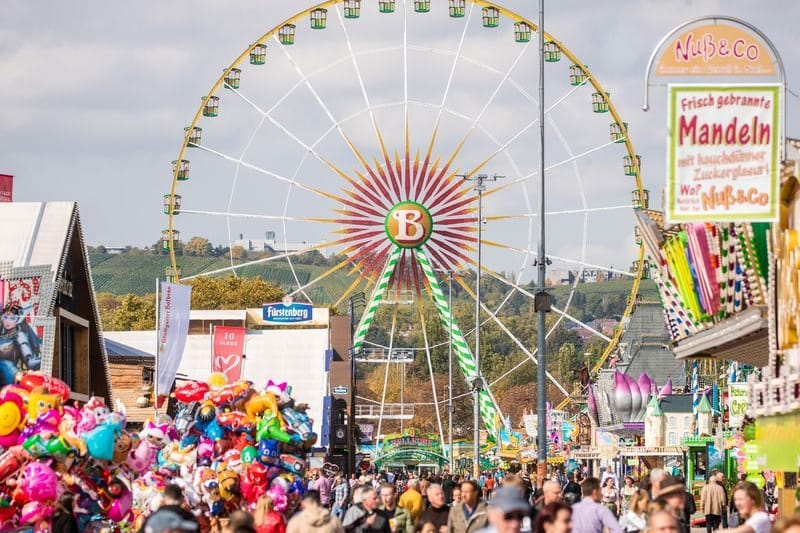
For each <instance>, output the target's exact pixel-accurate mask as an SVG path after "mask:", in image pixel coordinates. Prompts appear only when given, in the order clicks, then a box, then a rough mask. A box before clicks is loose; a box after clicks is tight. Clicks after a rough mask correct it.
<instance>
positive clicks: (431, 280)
mask: <svg viewBox="0 0 800 533" xmlns="http://www.w3.org/2000/svg"><path fill="white" fill-rule="evenodd" d="M415 253H416V256H417V262H418V263H419V264H420V266H421V267H422V271H423V272H424V273H425V277H426V278H428V284H429V285H430V287H431V294H432V295H433V303H434V304H435V305H436V309H437V310H438V311H439V318H441V319H442V323H443V324H444V327H445V328H446V329H447V330H448V331H449V330H450V327H451V325H452V328H453V329H452V331H453V351H454V352H455V354H456V359H457V361H458V366H459V367H460V368H461V371H462V372H463V373H464V376H465V377H466V378H467V380H471V379H472V378H474V377H475V376H476V374H477V372H476V366H475V357H474V356H473V355H472V351H471V350H470V348H469V345H468V344H467V341H466V340H465V339H464V334H463V333H461V328H459V327H458V324H456V322H455V320H454V319H453V311H452V309H450V306H449V305H447V300H446V299H445V297H444V293H443V292H442V288H441V287H440V286H439V281H438V280H437V279H436V275H435V274H434V273H433V267H432V266H431V263H430V261H429V260H428V256H427V255H426V254H425V252H423V251H422V250H420V249H419V248H417V249H416V250H415ZM478 402H479V403H480V411H481V417H482V418H483V423H484V425H485V426H486V429H487V430H489V434H490V435H497V430H498V427H497V416H496V415H497V414H499V413H500V409H498V407H497V405H495V403H494V401H493V400H492V397H491V396H490V395H489V391H488V390H486V388H483V389H481V392H480V395H479V396H478Z"/></svg>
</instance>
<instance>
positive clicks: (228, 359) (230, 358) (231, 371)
mask: <svg viewBox="0 0 800 533" xmlns="http://www.w3.org/2000/svg"><path fill="white" fill-rule="evenodd" d="M245 331H246V330H245V328H239V327H233V326H217V327H215V328H214V342H213V345H214V353H213V355H212V359H211V371H212V372H221V373H223V374H225V377H226V378H227V379H228V383H233V382H235V381H239V380H240V379H242V361H243V360H242V355H243V354H244V339H245Z"/></svg>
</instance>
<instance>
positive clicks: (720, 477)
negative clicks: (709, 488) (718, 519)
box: [716, 470, 730, 529]
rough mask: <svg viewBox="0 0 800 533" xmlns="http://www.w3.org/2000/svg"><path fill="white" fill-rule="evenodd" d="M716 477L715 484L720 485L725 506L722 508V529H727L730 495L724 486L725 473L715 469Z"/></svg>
mask: <svg viewBox="0 0 800 533" xmlns="http://www.w3.org/2000/svg"><path fill="white" fill-rule="evenodd" d="M716 478H717V480H716V481H717V484H718V485H719V486H720V487H722V491H723V493H724V494H725V507H724V508H723V509H722V529H728V502H729V501H730V497H729V496H728V489H727V487H726V486H725V474H723V473H722V472H721V471H720V470H716Z"/></svg>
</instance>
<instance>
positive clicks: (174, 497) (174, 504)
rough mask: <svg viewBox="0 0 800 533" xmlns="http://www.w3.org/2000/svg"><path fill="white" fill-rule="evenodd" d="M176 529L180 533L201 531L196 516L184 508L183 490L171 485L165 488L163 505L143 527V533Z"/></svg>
mask: <svg viewBox="0 0 800 533" xmlns="http://www.w3.org/2000/svg"><path fill="white" fill-rule="evenodd" d="M171 529H175V530H178V531H188V532H196V531H200V526H199V525H198V523H197V520H196V519H195V517H194V515H192V513H190V512H189V511H187V510H186V509H184V507H183V490H181V488H180V487H179V486H178V485H175V484H170V485H167V486H166V488H164V495H163V496H162V504H161V507H159V509H158V510H157V511H156V512H155V513H153V514H151V515H150V516H149V517H148V518H147V520H146V521H145V523H144V526H143V527H142V533H161V532H162V531H169V530H171Z"/></svg>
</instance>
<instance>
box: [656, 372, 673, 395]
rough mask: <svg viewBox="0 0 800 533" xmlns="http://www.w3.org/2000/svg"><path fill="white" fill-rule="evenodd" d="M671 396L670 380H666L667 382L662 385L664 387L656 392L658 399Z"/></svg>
mask: <svg viewBox="0 0 800 533" xmlns="http://www.w3.org/2000/svg"><path fill="white" fill-rule="evenodd" d="M671 394H672V378H671V377H670V378H668V379H667V382H666V383H664V386H663V387H661V390H660V391H658V398H659V399H661V398H664V397H666V396H670V395H671Z"/></svg>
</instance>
